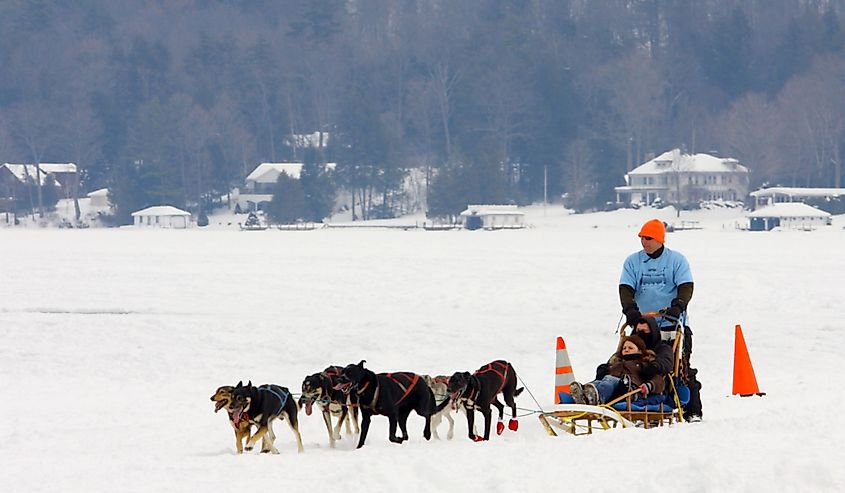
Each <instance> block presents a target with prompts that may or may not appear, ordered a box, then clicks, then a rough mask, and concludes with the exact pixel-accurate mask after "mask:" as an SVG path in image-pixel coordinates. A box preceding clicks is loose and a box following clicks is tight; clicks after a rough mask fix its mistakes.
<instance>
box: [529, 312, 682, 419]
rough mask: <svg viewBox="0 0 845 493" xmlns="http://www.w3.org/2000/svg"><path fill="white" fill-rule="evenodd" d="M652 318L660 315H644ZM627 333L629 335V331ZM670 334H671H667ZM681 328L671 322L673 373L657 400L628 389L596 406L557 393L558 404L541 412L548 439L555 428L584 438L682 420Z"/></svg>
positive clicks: (624, 331) (677, 323)
mask: <svg viewBox="0 0 845 493" xmlns="http://www.w3.org/2000/svg"><path fill="white" fill-rule="evenodd" d="M644 315H647V316H653V317H663V315H662V314H660V313H648V314H644ZM627 329H628V327H625V326H623V327H622V328H621V329H620V330H619V337H620V339H619V340H620V345H621V344H622V341H623V339H624V338H625V336H626V335H627V334H626V330H627ZM630 329H631V333H633V328H630ZM670 332H671V331H670ZM683 337H684V330H683V325H682V324H681V323H680V322H679V321H675V336H674V341H673V343H672V344H673V346H672V350H673V352H674V355H675V365H674V369H673V371H672V372H671V373H670V374H669V375H667V376H666V380H667V386H666V391H665V392H664V393H663V394H662V395H661V396H660V397H662V402H658V401H660V400H661V399H659V398H657V399H655V398H652V399H650V400H649V401H646V400H644V399H642V398H641V395H640V391H639V389H635V390H632V391H630V392H628V393H626V394H624V395H621V396H619V397H617V398H616V399H614V400H612V401H610V402H608V403H607V404H601V405H597V406H591V405H586V404H575V401H574V400H573V399H572V396H571V395H569V394H568V393H566V392H560V403H561V405H560V406H558V407H557V408H556V410H555V411H553V412H548V413H541V414H540V415H539V419H540V423H541V424H542V425H543V427H544V428H545V429H546V432H547V433H548V434H549V435H551V436H557V435H558V434H557V432H556V431H555V428H557V429H558V430H563V431H565V432H566V433H569V434H572V435H588V434H591V433H592V432H593V430H608V429H611V428H618V427H621V428H629V427H642V428H652V427H655V426H663V425H664V424H669V425H671V424H673V423H676V422H681V421H683V406H685V405H686V404H687V402H688V401H689V399H690V391H689V388H688V387H687V386H685V385H683V384H682V379H681V378H680V377H679V375H682V374H683V373H684V371H683V369H684V365H686V362H685V361H684V358H683V357H682V352H683V349H682V348H683Z"/></svg>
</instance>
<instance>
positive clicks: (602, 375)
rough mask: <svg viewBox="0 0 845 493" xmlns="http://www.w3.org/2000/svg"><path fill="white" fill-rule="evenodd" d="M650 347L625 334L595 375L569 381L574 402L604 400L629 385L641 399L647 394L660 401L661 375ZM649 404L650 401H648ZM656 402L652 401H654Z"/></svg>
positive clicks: (629, 389)
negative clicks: (647, 347) (638, 393)
mask: <svg viewBox="0 0 845 493" xmlns="http://www.w3.org/2000/svg"><path fill="white" fill-rule="evenodd" d="M654 360H655V354H654V351H651V350H650V349H646V345H645V342H643V340H642V339H640V338H639V337H637V336H628V337H625V338H624V339H623V341H622V345H621V346H620V347H619V351H617V352H616V353H615V354H614V355H613V356H611V357H610V360H609V361H608V362H607V363H605V364H602V365H599V367H598V368H597V369H596V379H595V380H593V381H592V382H590V383H587V384H584V385H582V384H580V383H578V382H572V383H571V384H570V385H569V391H570V393H571V394H572V399H573V400H574V401H575V403H576V404H589V405H591V406H596V405H599V404H606V403H608V402H610V401H612V400H613V399H614V398H616V397H619V396H621V395H623V394H625V393H627V392H630V391H631V390H633V389H636V388H639V390H640V394H641V396H642V398H643V399H647V400H649V401H651V400H652V399H648V396H649V395H650V394H651V395H653V396H655V398H658V396H659V398H658V400H660V401H662V397H663V396H662V394H663V389H664V385H665V382H664V380H665V378H664V377H665V375H663V374H660V373H658V371H657V367H656V365H654V364H651V363H653V362H654ZM648 403H649V404H651V403H652V402H648ZM654 403H656V402H654Z"/></svg>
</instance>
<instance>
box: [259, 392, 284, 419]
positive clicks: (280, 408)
mask: <svg viewBox="0 0 845 493" xmlns="http://www.w3.org/2000/svg"><path fill="white" fill-rule="evenodd" d="M258 390H263V391H265V392H270V393H271V394H273V395H275V396H276V397H278V398H279V403H280V404H279V409H278V410H277V411H276V412H274V413H273V414H279V413H281V412H282V409H284V408H285V404H287V402H288V397H290V392H284V391H282V392H281V393H279V392H276V391H275V390H273V387H271V386H269V385H262V386H261V387H258Z"/></svg>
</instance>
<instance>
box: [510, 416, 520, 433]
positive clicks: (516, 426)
mask: <svg viewBox="0 0 845 493" xmlns="http://www.w3.org/2000/svg"><path fill="white" fill-rule="evenodd" d="M508 429H509V430H511V431H516V430H518V429H519V421H517V420H515V419H511V420H510V421H508Z"/></svg>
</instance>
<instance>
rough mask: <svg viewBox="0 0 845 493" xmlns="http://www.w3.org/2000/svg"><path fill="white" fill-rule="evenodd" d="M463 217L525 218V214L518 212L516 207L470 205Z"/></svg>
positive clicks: (462, 213)
mask: <svg viewBox="0 0 845 493" xmlns="http://www.w3.org/2000/svg"><path fill="white" fill-rule="evenodd" d="M461 215H462V216H494V215H508V216H524V215H525V213H524V212H521V211H519V210H518V208H517V206H515V205H483V204H479V205H468V206H467V208H466V210H465V211H463V212H461Z"/></svg>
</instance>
